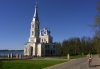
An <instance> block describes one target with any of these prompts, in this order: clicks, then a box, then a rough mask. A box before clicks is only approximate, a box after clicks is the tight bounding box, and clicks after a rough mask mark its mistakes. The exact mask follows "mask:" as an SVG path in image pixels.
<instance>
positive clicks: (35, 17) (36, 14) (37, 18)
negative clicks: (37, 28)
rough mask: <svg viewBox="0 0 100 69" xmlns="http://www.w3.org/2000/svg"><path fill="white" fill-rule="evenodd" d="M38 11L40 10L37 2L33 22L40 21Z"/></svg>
mask: <svg viewBox="0 0 100 69" xmlns="http://www.w3.org/2000/svg"><path fill="white" fill-rule="evenodd" d="M37 9H38V5H37V1H36V6H35V12H34V17H33V20H32V21H38V22H39V17H38V12H37Z"/></svg>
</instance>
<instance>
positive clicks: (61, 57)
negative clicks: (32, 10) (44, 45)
mask: <svg viewBox="0 0 100 69" xmlns="http://www.w3.org/2000/svg"><path fill="white" fill-rule="evenodd" d="M83 57H86V55H83V56H82V55H75V56H70V59H78V58H83ZM45 58H58V59H67V56H60V57H59V56H51V57H45Z"/></svg>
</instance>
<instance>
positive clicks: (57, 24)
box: [0, 0, 97, 50]
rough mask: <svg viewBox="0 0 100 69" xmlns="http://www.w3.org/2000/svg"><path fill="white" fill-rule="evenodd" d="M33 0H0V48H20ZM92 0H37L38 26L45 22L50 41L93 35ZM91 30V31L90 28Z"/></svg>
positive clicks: (23, 41)
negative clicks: (91, 25) (90, 25)
mask: <svg viewBox="0 0 100 69" xmlns="http://www.w3.org/2000/svg"><path fill="white" fill-rule="evenodd" d="M35 4H36V0H0V49H10V50H11V49H15V50H18V49H23V48H24V45H23V44H24V43H26V42H28V38H29V36H30V27H31V21H32V18H33V15H34V6H35ZM96 5H97V1H96V0H38V14H39V20H40V29H43V28H44V26H45V24H46V27H47V28H48V29H50V30H51V35H52V36H53V41H60V42H62V41H63V40H64V39H68V38H70V37H83V36H90V37H92V36H93V35H94V32H93V31H92V29H91V27H89V26H88V24H92V23H93V22H94V15H95V14H96V13H97V11H96ZM91 31H92V32H91Z"/></svg>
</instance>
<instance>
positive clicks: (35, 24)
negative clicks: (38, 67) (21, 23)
mask: <svg viewBox="0 0 100 69" xmlns="http://www.w3.org/2000/svg"><path fill="white" fill-rule="evenodd" d="M37 9H38V6H37V4H36V6H35V12H34V17H33V20H32V22H31V29H30V37H29V40H28V42H27V43H25V44H24V55H28V56H47V55H58V46H57V45H56V44H55V43H53V37H52V36H51V35H50V30H48V29H47V28H46V27H45V28H44V29H43V30H40V29H39V27H40V22H39V17H38V11H37Z"/></svg>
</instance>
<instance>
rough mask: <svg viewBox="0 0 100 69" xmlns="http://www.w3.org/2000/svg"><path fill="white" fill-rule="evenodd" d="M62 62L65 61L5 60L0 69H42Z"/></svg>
mask: <svg viewBox="0 0 100 69" xmlns="http://www.w3.org/2000/svg"><path fill="white" fill-rule="evenodd" d="M63 62H66V60H11V61H10V62H9V61H7V60H6V61H3V66H2V68H1V69H42V68H45V67H48V66H52V65H55V64H59V63H63Z"/></svg>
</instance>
